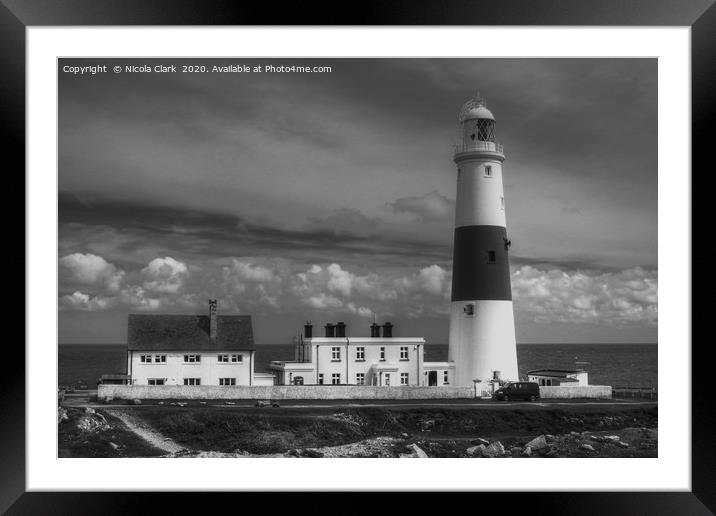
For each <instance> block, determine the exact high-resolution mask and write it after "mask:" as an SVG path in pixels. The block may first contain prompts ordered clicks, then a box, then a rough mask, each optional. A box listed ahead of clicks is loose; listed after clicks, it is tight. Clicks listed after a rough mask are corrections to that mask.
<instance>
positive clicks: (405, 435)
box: [400, 432, 409, 437]
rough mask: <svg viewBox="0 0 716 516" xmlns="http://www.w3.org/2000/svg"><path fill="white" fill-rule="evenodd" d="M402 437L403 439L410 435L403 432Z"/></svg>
mask: <svg viewBox="0 0 716 516" xmlns="http://www.w3.org/2000/svg"><path fill="white" fill-rule="evenodd" d="M400 436H401V437H409V436H408V434H406V433H405V432H401V434H400Z"/></svg>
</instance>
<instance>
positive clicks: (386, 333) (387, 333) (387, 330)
mask: <svg viewBox="0 0 716 516" xmlns="http://www.w3.org/2000/svg"><path fill="white" fill-rule="evenodd" d="M392 337H393V325H392V324H390V323H389V322H387V323H385V324H384V325H383V338H384V339H390V338H392Z"/></svg>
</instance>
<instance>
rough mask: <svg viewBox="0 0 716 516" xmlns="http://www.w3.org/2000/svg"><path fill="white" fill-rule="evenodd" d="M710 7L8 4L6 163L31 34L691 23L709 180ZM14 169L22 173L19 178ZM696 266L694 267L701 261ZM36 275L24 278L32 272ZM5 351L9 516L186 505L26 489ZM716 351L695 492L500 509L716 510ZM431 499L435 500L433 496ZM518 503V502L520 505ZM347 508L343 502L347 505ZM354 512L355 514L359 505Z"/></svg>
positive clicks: (169, 0)
mask: <svg viewBox="0 0 716 516" xmlns="http://www.w3.org/2000/svg"><path fill="white" fill-rule="evenodd" d="M713 3H714V0H630V1H624V0H602V1H600V2H594V1H593V0H531V1H526V0H500V1H494V0H493V1H489V2H488V1H485V0H453V1H452V2H450V3H449V4H446V3H444V2H439V1H433V2H429V0H393V1H390V2H388V1H380V0H363V1H361V2H359V3H353V4H343V3H341V2H325V1H324V0H321V1H316V2H313V3H311V4H307V3H305V2H279V3H278V4H276V2H257V1H254V2H248V1H247V2H242V3H239V2H236V1H234V2H232V1H231V0H121V1H118V0H64V1H59V0H0V49H2V50H1V51H0V52H1V53H2V55H1V56H0V74H1V75H2V78H1V79H0V101H1V102H2V103H1V104H0V105H1V106H2V114H3V124H2V126H1V127H2V128H1V129H0V130H1V131H2V136H3V142H4V143H6V145H5V156H6V158H7V157H10V156H12V157H14V158H15V160H14V162H15V163H16V165H15V166H16V167H17V168H10V167H4V168H5V171H6V174H5V178H6V180H7V179H9V178H13V179H16V180H17V181H18V183H19V186H20V191H23V192H24V181H20V180H19V178H20V177H22V176H21V174H19V170H20V169H24V167H25V146H24V138H25V110H24V107H25V29H26V27H28V26H43V25H56V26H62V25H79V26H81V25H159V26H161V25H286V24H292V25H293V24H306V25H533V26H534V25H552V26H555V25H557V26H559V25H577V26H580V25H619V26H624V25H637V26H655V25H665V26H687V27H691V37H692V40H691V44H692V138H693V140H692V153H693V154H692V156H693V163H694V167H693V168H699V169H703V170H702V175H703V176H706V174H707V173H708V172H710V170H706V167H707V163H706V154H707V152H708V150H709V144H710V143H711V142H710V141H708V140H707V127H708V125H707V124H708V122H709V121H710V119H711V118H712V116H713V112H714V109H713V108H714V104H716V95H714V92H715V91H716V66H714V63H716V44H715V42H716V39H715V38H714V34H716V6H714V5H713ZM710 168H711V167H709V169H710ZM11 171H13V172H15V171H16V172H17V173H15V174H11V173H10V172H11ZM693 177H694V174H693V172H692V179H693ZM706 177H708V176H706ZM696 191H698V190H696ZM702 191H703V190H702ZM693 220H694V222H697V221H698V220H699V219H698V218H696V217H694V218H693ZM10 225H11V224H10ZM692 233H693V228H692ZM704 234H708V233H704ZM23 257H24V246H23ZM696 263H698V262H696V261H694V260H692V264H696ZM30 273H31V271H26V274H30ZM16 276H19V275H16ZM707 303H708V301H707ZM693 306H694V307H698V306H701V307H703V306H704V305H703V304H702V305H696V304H694V305H693ZM701 309H702V310H703V308H701ZM14 319H15V318H14V317H13V318H12V319H11V320H14ZM15 325H16V326H18V327H19V326H20V323H19V322H16V323H15ZM700 344H707V343H706V342H704V343H700ZM4 351H5V352H6V353H7V352H12V353H15V354H16V356H15V357H13V358H15V360H12V361H5V363H6V364H9V363H12V366H11V367H12V369H8V370H6V371H5V372H4V374H3V380H4V382H3V391H2V394H0V414H1V415H2V425H3V426H2V429H3V432H2V438H1V439H0V464H2V479H1V480H0V511H6V510H7V511H8V514H45V513H55V514H94V513H102V514H119V513H122V514H126V513H127V512H128V511H131V510H132V509H135V508H140V507H142V508H145V509H146V507H147V505H146V504H147V502H150V501H160V502H161V503H162V509H163V511H164V512H166V511H176V510H177V509H181V508H183V507H185V505H186V502H187V496H188V495H186V494H182V493H167V494H156V493H144V494H136V493H133V494H129V493H121V492H115V493H91V494H90V493H59V492H53V493H26V492H25V425H24V419H25V407H24V398H25V382H24V380H25V369H24V365H25V357H24V353H23V352H22V351H21V349H20V348H19V346H18V345H17V344H16V342H14V341H11V340H10V339H7V340H6V345H5V350H4ZM708 351H709V349H708V346H707V345H701V346H700V347H699V346H692V348H691V352H692V375H693V376H692V396H693V398H692V449H693V450H695V451H696V453H693V454H692V491H691V492H621V493H599V492H591V493H545V492H541V493H540V492H537V493H510V494H509V495H508V496H509V497H510V501H509V502H508V503H507V504H506V505H503V508H505V509H506V508H507V507H509V508H511V509H515V510H516V509H518V507H519V502H523V503H525V504H529V510H530V512H531V513H537V514H542V513H545V512H548V511H549V512H551V513H554V514H567V513H570V514H573V513H578V514H611V515H618V514H624V515H627V514H629V515H633V514H713V513H714V512H716V454H714V453H713V437H714V434H715V432H714V431H713V428H714V426H713V425H714V423H715V421H714V414H715V413H716V406H715V404H714V401H713V398H714V396H713V388H712V387H710V386H709V387H708V388H707V382H709V376H710V375H712V374H713V372H712V371H711V369H712V367H711V361H710V360H708V358H707V357H708ZM709 383H710V382H709ZM209 496H210V497H211V503H212V504H217V503H225V502H231V503H236V501H237V500H238V499H237V498H236V497H235V496H234V495H233V494H231V493H211V494H209ZM239 496H240V497H242V498H241V503H242V504H247V503H253V502H258V503H262V505H263V506H264V507H265V508H266V509H269V507H271V506H273V507H281V504H280V502H279V504H278V505H277V504H276V502H277V499H276V498H275V496H276V495H271V498H268V497H266V496H261V495H259V496H256V495H253V496H251V497H250V498H254V499H253V500H247V499H246V497H247V496H248V494H247V493H242V494H239ZM290 496H291V501H292V502H294V503H295V502H296V501H299V502H300V501H304V502H305V498H306V495H305V494H299V493H293V494H291V495H290ZM361 496H364V495H361ZM410 496H411V499H412V501H413V503H416V507H417V506H418V505H417V504H424V502H425V501H427V497H426V495H425V494H423V493H413V494H411V495H410ZM428 496H431V497H432V495H430V494H428ZM450 496H451V497H452V496H456V495H455V494H451V495H450ZM469 496H470V498H471V500H469V501H468V500H461V501H463V502H465V503H476V501H475V498H476V497H477V496H479V497H480V500H479V502H480V506H482V507H485V508H486V507H488V505H486V503H489V502H498V503H499V502H500V501H501V502H503V503H504V502H505V500H498V499H497V497H501V498H504V495H500V494H499V493H479V494H478V493H472V494H469ZM488 497H489V499H488ZM157 498H160V500H156V499H157ZM280 498H281V497H279V499H280ZM287 498H288V497H287ZM321 499H322V500H323V501H322V502H321V503H325V498H323V497H321ZM286 501H288V499H287V500H286ZM315 501H318V500H315ZM405 501H407V500H405ZM405 501H404V502H405ZM517 501H519V502H518V504H515V502H517ZM404 502H403V503H404ZM369 503H370V502H369ZM452 503H453V504H454V501H453V502H452ZM458 503H460V501H458ZM269 504H270V505H269ZM244 506H245V507H246V505H244ZM341 506H342V507H346V505H345V504H341ZM349 506H350V504H349ZM453 506H454V505H453ZM205 507H206V506H204V508H205ZM314 507H315V505H314ZM454 507H458V506H454ZM269 510H270V509H269ZM353 510H354V511H358V510H359V508H358V507H356V508H355V509H353ZM142 512H143V511H142ZM342 512H344V511H342ZM345 512H350V511H345ZM507 512H508V513H509V512H511V511H509V510H508V511H507Z"/></svg>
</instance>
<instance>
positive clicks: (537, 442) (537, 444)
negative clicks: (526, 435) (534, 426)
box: [525, 435, 547, 450]
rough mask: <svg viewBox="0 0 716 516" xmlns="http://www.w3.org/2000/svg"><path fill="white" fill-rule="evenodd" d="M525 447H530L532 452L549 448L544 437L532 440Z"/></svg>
mask: <svg viewBox="0 0 716 516" xmlns="http://www.w3.org/2000/svg"><path fill="white" fill-rule="evenodd" d="M525 446H529V447H530V448H532V450H540V449H542V448H546V447H547V439H546V438H545V436H544V435H540V436H539V437H535V438H534V439H532V440H531V441H530V442H528V443H527V444H526V445H525Z"/></svg>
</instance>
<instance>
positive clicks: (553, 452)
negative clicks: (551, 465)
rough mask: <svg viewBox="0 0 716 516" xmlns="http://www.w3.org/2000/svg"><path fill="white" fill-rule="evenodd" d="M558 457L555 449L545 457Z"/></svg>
mask: <svg viewBox="0 0 716 516" xmlns="http://www.w3.org/2000/svg"><path fill="white" fill-rule="evenodd" d="M557 455H559V453H558V452H557V450H555V449H554V448H552V449H551V450H550V451H548V452H547V455H545V456H546V457H556V456H557Z"/></svg>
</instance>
